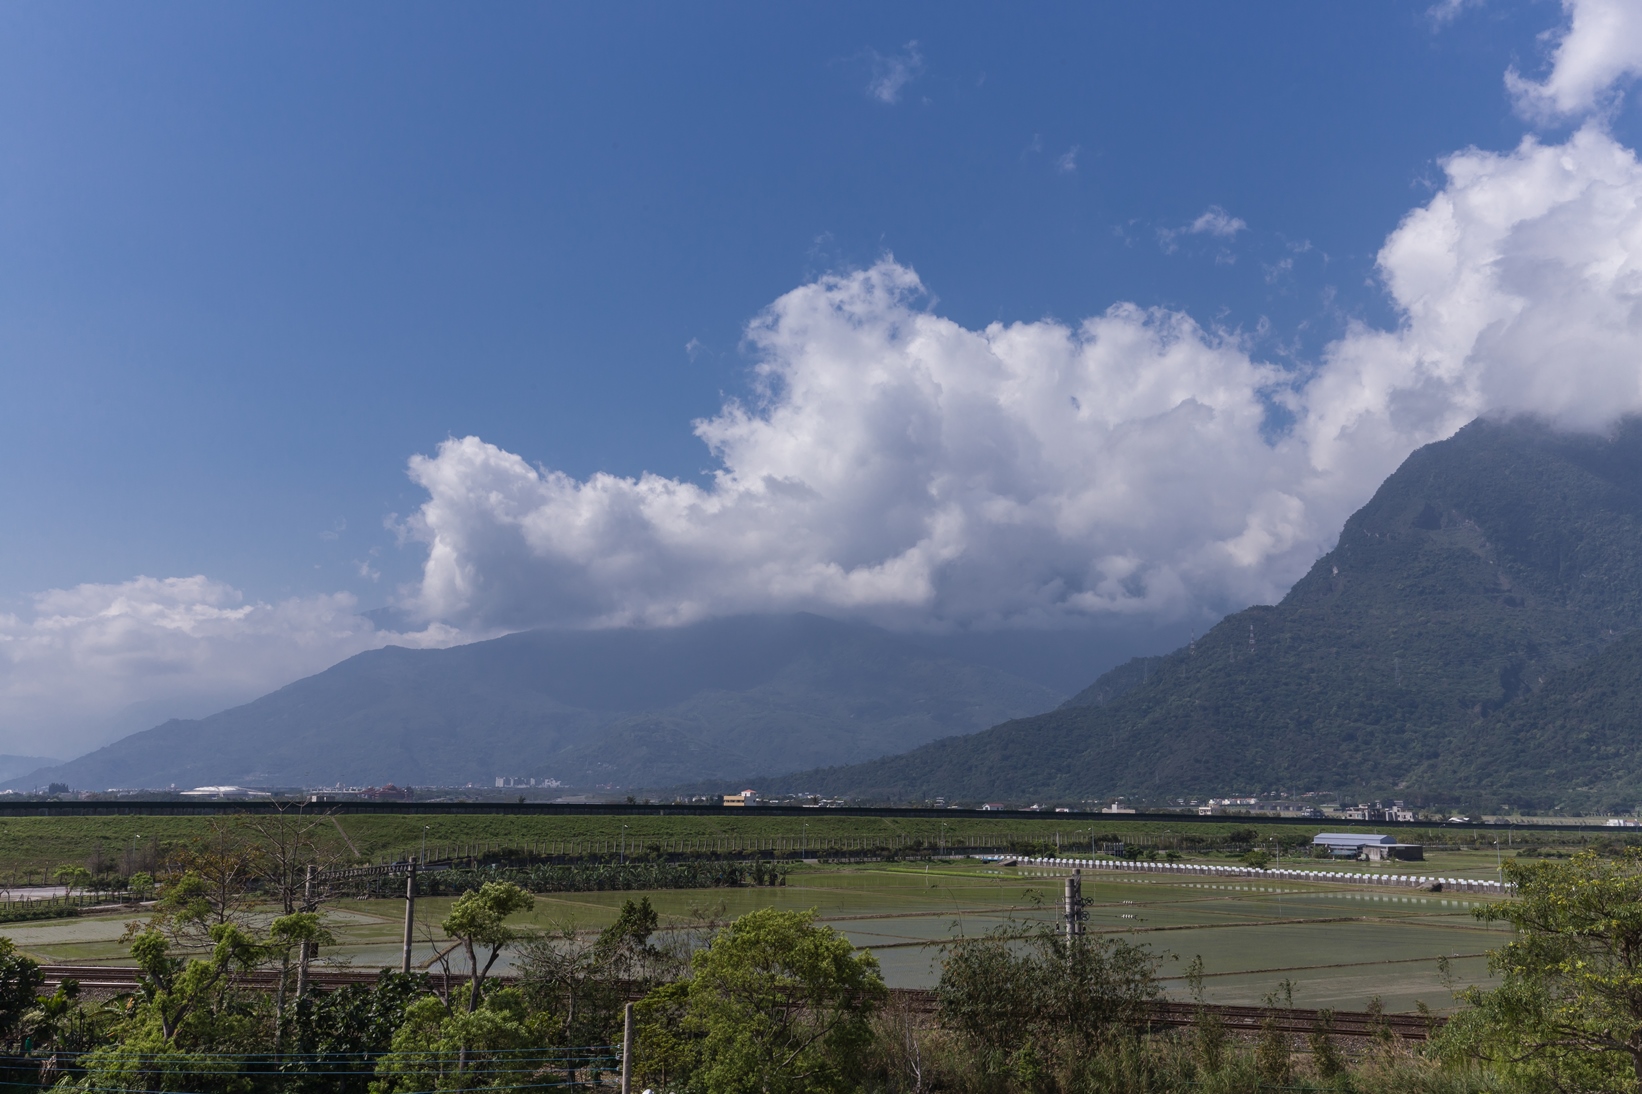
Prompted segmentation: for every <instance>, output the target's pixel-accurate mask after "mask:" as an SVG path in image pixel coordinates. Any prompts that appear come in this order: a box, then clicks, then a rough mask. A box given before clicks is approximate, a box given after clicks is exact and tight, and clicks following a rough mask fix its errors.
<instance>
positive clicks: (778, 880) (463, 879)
mask: <svg viewBox="0 0 1642 1094" xmlns="http://www.w3.org/2000/svg"><path fill="white" fill-rule="evenodd" d="M786 874H787V871H786V869H785V868H784V867H781V866H776V865H771V864H767V863H765V862H763V861H762V860H755V861H753V862H723V861H716V860H699V859H698V860H695V861H688V862H629V863H590V864H579V865H550V864H538V865H532V866H511V867H509V866H493V867H490V868H485V867H465V868H458V869H452V870H437V871H433V870H430V871H427V872H425V873H419V874H417V876H416V891H417V894H418V895H421V896H460V895H461V894H462V893H465V892H468V891H469V890H472V889H477V888H479V886H481V885H483V884H484V883H485V882H487V881H507V882H512V883H513V884H514V885H517V886H518V887H519V888H521V889H523V890H525V891H526V892H530V893H589V892H626V891H632V890H635V889H716V888H734V887H740V886H746V885H779V884H785V880H786ZM372 884H373V885H374V886H378V887H380V886H384V885H392V884H399V883H397V882H391V881H375V880H373V882H372Z"/></svg>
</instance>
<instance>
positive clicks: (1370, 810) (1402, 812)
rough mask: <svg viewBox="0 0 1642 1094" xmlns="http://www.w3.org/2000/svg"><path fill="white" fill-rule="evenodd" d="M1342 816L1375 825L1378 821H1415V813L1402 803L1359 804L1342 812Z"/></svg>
mask: <svg viewBox="0 0 1642 1094" xmlns="http://www.w3.org/2000/svg"><path fill="white" fill-rule="evenodd" d="M1340 816H1342V817H1344V818H1345V819H1346V820H1360V821H1366V822H1368V823H1369V824H1373V823H1375V822H1377V821H1391V822H1396V821H1413V820H1414V819H1415V818H1414V811H1413V810H1412V809H1409V808H1408V807H1407V806H1405V805H1403V803H1402V802H1392V803H1391V804H1390V805H1385V804H1384V803H1382V802H1374V803H1373V804H1368V803H1366V802H1363V803H1359V804H1358V805H1356V806H1355V807H1353V808H1349V809H1342V810H1340Z"/></svg>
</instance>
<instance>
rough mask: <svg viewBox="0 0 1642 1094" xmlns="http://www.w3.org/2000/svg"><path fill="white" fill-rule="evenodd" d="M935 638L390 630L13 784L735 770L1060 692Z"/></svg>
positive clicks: (729, 631) (890, 741)
mask: <svg viewBox="0 0 1642 1094" xmlns="http://www.w3.org/2000/svg"><path fill="white" fill-rule="evenodd" d="M1064 694H1065V693H1064V692H1060V691H1056V690H1054V689H1052V688H1050V687H1047V686H1044V685H1042V684H1039V683H1036V682H1033V681H1030V680H1026V679H1023V678H1021V677H1018V676H1015V675H1012V674H1010V673H1007V672H1004V671H1002V670H999V669H996V668H992V667H989V666H986V665H980V664H974V663H970V662H964V661H960V660H956V659H953V658H948V657H941V656H939V655H938V654H937V653H935V652H932V651H931V650H930V649H929V644H928V642H926V641H924V640H921V639H919V640H915V639H908V638H903V637H901V636H897V635H894V634H892V633H890V632H888V631H884V630H882V629H880V628H877V627H872V626H868V625H865V624H858V623H842V622H838V621H834V620H829V619H825V618H823V617H820V616H815V615H808V614H803V613H799V614H794V615H789V616H773V617H772V616H762V617H761V616H746V617H733V618H729V619H719V620H710V621H707V622H705V623H700V624H694V625H691V626H687V627H680V628H671V629H652V630H637V629H632V630H610V631H598V632H555V631H531V632H522V633H520V634H514V635H508V636H505V637H502V638H498V639H493V640H490V641H488V642H480V643H473V644H471V645H466V646H458V647H452V648H450V649H445V650H411V649H405V648H402V647H396V646H389V647H384V648H382V649H377V650H371V651H367V652H365V653H361V654H358V655H356V656H355V657H351V658H348V659H347V660H345V661H343V662H341V663H339V664H338V665H335V666H332V667H331V668H330V669H327V670H325V671H324V672H320V673H316V674H315V675H313V676H310V677H306V678H304V679H302V680H299V681H295V682H293V683H292V684H289V685H287V686H286V687H283V688H280V689H277V690H275V691H273V692H270V693H269V694H268V695H265V696H262V697H260V698H258V699H255V700H252V701H251V702H249V703H246V704H243V705H240V706H237V707H233V708H230V709H228V710H226V711H222V712H219V713H217V714H214V715H211V716H209V717H207V718H203V719H172V720H170V721H167V722H164V723H162V724H161V725H159V726H155V727H153V728H151V729H148V730H144V731H142V732H140V733H136V734H132V735H130V736H128V737H124V738H121V739H120V740H118V741H116V742H114V743H112V744H110V745H108V746H105V747H104V748H102V749H99V750H97V751H95V752H92V753H89V754H87V755H86V756H83V757H80V758H79V759H76V760H73V761H70V762H69V763H67V764H62V765H59V766H56V767H51V768H46V769H43V770H39V771H35V772H32V773H30V774H28V775H26V776H24V777H22V778H20V779H14V780H13V781H12V783H11V785H12V786H13V787H14V788H20V789H26V788H31V787H33V786H36V785H43V784H45V783H47V782H66V783H68V784H69V785H71V786H74V787H76V788H89V789H97V790H102V789H105V788H109V787H147V788H163V787H166V786H168V785H172V784H175V785H177V786H180V787H189V786H195V785H217V784H239V785H253V786H266V785H278V786H321V785H330V784H332V783H334V782H337V781H341V782H345V783H353V784H365V783H383V782H387V781H390V780H391V781H394V782H397V783H400V784H401V785H403V784H405V783H411V784H414V785H447V786H448V785H461V784H463V783H466V782H477V783H482V784H486V785H488V784H490V783H491V781H492V779H493V777H495V776H498V775H506V776H516V777H537V778H540V779H544V780H545V779H547V778H554V779H557V780H558V781H560V782H561V783H564V784H566V785H571V786H594V785H598V784H603V783H620V784H621V785H624V786H658V785H670V784H673V783H678V782H683V781H689V780H700V779H703V778H716V777H724V778H734V777H738V776H741V775H745V774H750V773H751V772H752V771H753V770H756V769H758V768H759V767H760V766H762V765H768V764H771V763H776V762H782V761H783V760H784V757H788V756H790V757H792V758H793V759H792V761H791V762H793V763H794V765H795V766H800V765H801V766H813V765H814V763H815V762H816V761H817V759H820V760H821V762H827V760H828V759H830V758H834V757H849V758H852V759H859V758H866V757H867V756H870V755H882V754H886V753H889V752H894V751H899V750H902V749H904V748H905V747H909V746H910V744H911V743H922V742H923V741H926V740H929V739H932V738H934V737H937V736H944V735H947V734H950V733H951V732H952V731H953V730H954V729H964V730H974V729H981V728H984V727H985V726H986V725H990V724H993V723H995V722H997V721H1000V720H1003V719H1005V718H1007V717H1010V716H1011V715H1016V714H1021V713H1027V712H1030V711H1033V710H1046V709H1049V708H1050V707H1052V706H1054V705H1055V704H1056V703H1057V702H1059V701H1060V700H1061V699H1062V698H1063V697H1064Z"/></svg>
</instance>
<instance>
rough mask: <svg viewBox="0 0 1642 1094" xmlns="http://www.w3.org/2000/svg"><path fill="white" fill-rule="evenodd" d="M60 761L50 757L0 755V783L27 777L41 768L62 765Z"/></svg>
mask: <svg viewBox="0 0 1642 1094" xmlns="http://www.w3.org/2000/svg"><path fill="white" fill-rule="evenodd" d="M62 762H63V761H62V760H57V759H53V758H51V757H50V756H13V755H10V754H9V753H7V754H0V782H4V781H6V780H7V779H15V778H17V777H19V776H21V775H27V774H28V773H29V772H31V771H38V770H39V769H40V768H42V767H52V766H55V765H57V764H60V763H62Z"/></svg>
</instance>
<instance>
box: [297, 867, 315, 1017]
mask: <svg viewBox="0 0 1642 1094" xmlns="http://www.w3.org/2000/svg"><path fill="white" fill-rule="evenodd" d="M302 910H303V911H305V912H311V911H313V910H314V865H313V863H311V862H310V863H309V864H308V868H307V871H306V872H305V873H304V875H303V878H302ZM313 945H314V944H313V943H312V942H309V941H308V940H306V939H304V940H303V941H302V942H301V944H300V946H299V949H298V956H297V962H296V997H297V998H298V999H301V998H302V997H303V996H304V995H306V994H307V993H308V960H309V958H310V957H311V956H312V955H313Z"/></svg>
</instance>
